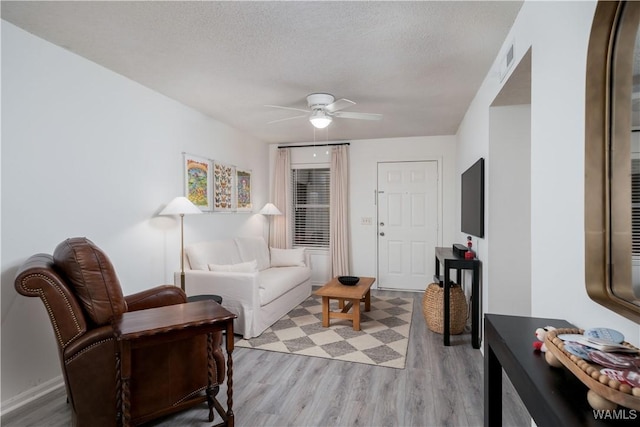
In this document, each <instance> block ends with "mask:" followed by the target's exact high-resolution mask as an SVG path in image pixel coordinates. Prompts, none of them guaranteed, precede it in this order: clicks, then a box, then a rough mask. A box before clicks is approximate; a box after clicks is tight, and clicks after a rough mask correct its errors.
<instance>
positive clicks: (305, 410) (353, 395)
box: [1, 290, 531, 427]
mask: <svg viewBox="0 0 640 427" xmlns="http://www.w3.org/2000/svg"><path fill="white" fill-rule="evenodd" d="M372 294H373V295H395V296H400V297H413V298H414V307H413V322H412V325H411V337H410V339H409V349H408V354H407V363H406V367H405V369H393V368H384V367H376V366H372V365H364V364H358V363H350V362H342V361H334V360H328V359H321V358H315V357H306V356H298V355H290V354H283V353H275V352H269V351H262V350H254V349H248V348H238V347H236V349H235V350H234V352H233V362H234V363H233V364H234V377H233V380H234V395H233V411H234V413H235V416H236V425H237V426H438V427H439V426H482V424H483V358H482V354H481V353H480V350H474V349H473V348H472V347H471V335H470V334H469V332H467V331H465V333H463V334H461V335H453V336H452V337H451V346H450V347H444V346H443V344H442V335H439V334H436V333H433V332H431V331H429V329H428V328H427V326H426V324H425V320H424V317H423V314H422V293H412V292H384V291H376V290H372ZM504 378H505V379H504V387H503V393H504V396H503V412H504V413H503V425H505V426H523V427H525V426H526V427H528V426H530V425H531V419H530V417H529V415H528V413H527V411H526V409H525V407H524V406H523V404H522V402H521V401H520V399H519V398H518V396H517V394H516V393H515V391H514V389H513V387H512V386H511V384H510V383H509V381H508V379H506V377H504ZM218 398H219V400H220V401H221V403H222V404H223V406H225V407H226V387H225V386H222V387H221V388H220V393H219V394H218ZM207 414H208V410H207V407H206V404H203V405H202V406H200V407H197V408H194V409H191V410H189V411H185V412H181V413H179V414H175V415H173V416H169V417H166V418H163V419H160V420H156V421H153V422H151V423H149V424H147V426H163V427H169V426H171V427H174V426H209V425H212V424H214V423H217V422H218V421H219V418H216V420H215V421H214V423H209V422H207ZM1 421H2V426H3V427H27V426H47V427H49V426H51V427H58V426H60V427H62V426H69V425H70V424H71V415H70V411H69V408H68V405H67V403H66V396H65V392H64V388H60V389H58V390H57V391H56V392H53V393H50V394H49V395H47V396H45V397H43V398H41V399H40V400H38V401H36V402H33V403H31V404H29V405H28V406H27V407H23V408H21V409H19V410H16V411H13V412H12V413H10V414H8V415H6V416H3V417H2V420H1Z"/></svg>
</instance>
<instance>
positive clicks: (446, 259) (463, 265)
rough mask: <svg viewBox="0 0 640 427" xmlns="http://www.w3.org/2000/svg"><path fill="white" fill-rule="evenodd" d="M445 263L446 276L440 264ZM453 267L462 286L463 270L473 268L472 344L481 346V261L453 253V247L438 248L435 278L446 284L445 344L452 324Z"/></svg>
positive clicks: (477, 346) (457, 281) (476, 346)
mask: <svg viewBox="0 0 640 427" xmlns="http://www.w3.org/2000/svg"><path fill="white" fill-rule="evenodd" d="M441 263H442V264H443V265H444V277H441V276H440V264H441ZM451 269H454V270H456V283H457V284H458V285H461V286H462V283H461V279H462V274H461V270H471V272H472V281H471V345H472V346H473V348H480V341H481V339H480V322H481V318H480V261H479V260H477V259H475V258H474V259H465V258H463V257H459V256H457V255H456V254H454V253H453V249H451V248H436V275H435V277H434V280H436V281H437V282H438V283H441V284H442V285H444V316H443V321H444V331H443V335H444V345H449V336H450V334H449V326H450V321H449V317H450V311H451V308H450V302H449V301H450V299H451V298H450V297H451V294H450V288H451V281H450V276H449V273H450V271H449V270H451Z"/></svg>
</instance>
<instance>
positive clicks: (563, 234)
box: [456, 1, 640, 344]
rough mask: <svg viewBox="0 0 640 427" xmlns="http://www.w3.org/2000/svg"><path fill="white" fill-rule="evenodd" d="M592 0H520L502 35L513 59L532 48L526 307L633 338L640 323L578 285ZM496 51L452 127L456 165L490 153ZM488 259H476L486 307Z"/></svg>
mask: <svg viewBox="0 0 640 427" xmlns="http://www.w3.org/2000/svg"><path fill="white" fill-rule="evenodd" d="M595 6H596V3H595V2H591V1H583V2H536V1H527V2H525V4H524V5H523V7H522V9H521V11H520V14H519V15H518V17H517V19H516V22H515V24H514V26H513V28H512V30H511V32H510V34H509V35H508V36H507V38H506V41H508V42H511V41H514V42H515V57H516V60H515V61H516V63H518V62H519V61H520V59H521V58H522V57H523V55H524V54H525V53H526V52H527V50H528V49H529V48H531V49H532V68H531V71H532V76H531V270H532V274H531V314H532V315H533V316H536V317H550V318H560V319H566V320H568V321H570V322H572V323H574V324H576V325H577V326H579V327H583V328H587V327H592V326H608V327H613V328H616V329H618V330H620V331H621V332H623V333H624V334H625V336H626V337H627V339H628V340H629V341H631V342H635V344H638V342H639V341H640V326H639V325H638V324H636V323H634V322H631V321H629V320H627V319H625V318H623V317H621V316H619V315H617V314H615V313H613V312H611V311H609V310H607V309H606V308H604V307H602V306H600V305H598V304H596V303H594V302H593V301H591V299H589V297H588V296H587V293H586V290H585V277H584V267H585V266H584V249H585V246H584V128H585V119H584V116H585V73H586V52H587V46H588V42H589V34H590V30H591V22H592V20H593V14H594V11H595ZM504 49H506V43H505V46H504V48H503V50H504ZM500 59H501V56H499V57H498V58H497V60H496V63H495V66H494V68H493V69H492V71H491V72H490V73H489V74H488V76H487V77H486V79H485V81H484V83H483V85H482V87H481V89H480V90H479V91H478V93H477V95H476V97H475V99H474V101H473V102H472V104H471V106H470V107H469V110H468V111H467V114H466V116H465V119H464V121H463V123H462V125H461V126H460V129H459V131H458V144H459V145H458V151H457V153H458V157H457V162H456V165H457V168H458V173H461V172H462V171H463V170H465V169H466V168H467V167H468V166H469V165H470V164H471V163H472V162H473V161H474V159H476V158H477V157H485V156H487V155H488V153H489V123H490V120H489V110H490V105H491V103H492V101H493V99H494V98H495V96H496V95H497V94H498V93H499V91H500V88H501V84H500V82H499V80H498V76H497V71H496V70H497V69H498V68H497V64H498V63H499V61H500ZM512 69H515V67H514V68H512ZM505 80H506V79H505ZM490 161H491V159H489V167H491V162H490ZM489 190H490V189H489ZM458 203H459V202H458ZM487 214H488V215H491V212H487ZM515 238H516V237H514V239H515ZM491 243H492V240H491V235H490V234H488V235H487V237H486V239H482V240H480V241H479V252H480V253H486V252H487V250H486V249H487V246H488V245H489V244H491ZM492 261H493V260H492V259H488V260H483V262H484V272H483V286H484V288H483V304H484V308H485V310H486V307H487V303H488V301H487V292H488V289H489V288H490V287H491V286H492V284H491V283H490V282H489V281H488V280H487V268H489V269H490V268H491V263H492ZM514 285H516V284H515V283H514Z"/></svg>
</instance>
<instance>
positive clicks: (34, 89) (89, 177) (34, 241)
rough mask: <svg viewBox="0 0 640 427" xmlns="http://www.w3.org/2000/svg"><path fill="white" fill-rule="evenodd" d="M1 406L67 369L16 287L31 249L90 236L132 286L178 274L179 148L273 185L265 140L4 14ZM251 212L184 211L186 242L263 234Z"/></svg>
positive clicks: (32, 304)
mask: <svg viewBox="0 0 640 427" xmlns="http://www.w3.org/2000/svg"><path fill="white" fill-rule="evenodd" d="M2 67H3V68H2V124H3V127H2V169H1V170H2V178H1V182H2V213H1V214H2V234H1V236H2V255H3V257H2V295H1V296H2V403H3V405H2V406H3V411H4V410H6V407H7V402H10V401H11V399H13V398H15V397H16V396H17V395H19V394H20V393H23V392H28V390H31V389H32V388H34V387H37V386H39V385H42V384H47V381H49V380H51V379H54V378H56V377H57V376H59V375H60V365H59V361H58V354H57V348H56V345H55V342H54V339H53V333H52V329H51V325H50V322H49V320H48V318H47V315H46V313H45V310H44V306H43V304H42V302H41V301H40V300H39V299H35V298H26V297H23V296H20V295H18V294H17V293H16V291H15V290H14V285H13V279H14V276H15V273H16V269H17V267H18V266H19V265H20V263H21V262H23V261H24V260H25V259H26V258H27V257H28V256H30V255H32V254H34V253H38V252H46V253H51V252H52V251H53V249H54V248H55V246H56V245H57V244H58V243H59V242H60V241H62V240H64V239H65V238H67V237H72V236H87V237H88V238H90V239H91V240H93V241H94V242H95V243H96V244H97V245H98V246H100V247H101V248H102V249H104V250H105V252H106V253H107V254H108V255H109V256H110V258H111V261H112V262H113V264H114V265H115V268H116V270H117V272H118V275H119V278H120V281H121V284H122V287H123V291H124V293H125V294H130V293H133V292H136V291H139V290H142V289H146V288H150V287H152V286H156V285H159V284H164V283H173V275H172V273H173V271H175V270H177V269H178V268H179V247H180V245H179V236H180V234H179V227H178V222H177V219H173V218H171V217H160V218H158V217H156V214H157V213H158V212H159V211H160V210H161V209H162V207H164V205H165V204H166V203H167V202H169V201H170V200H171V199H172V198H173V197H175V196H177V195H182V193H183V177H182V154H181V153H182V152H188V153H192V154H197V155H200V156H204V157H208V158H212V159H217V160H221V161H224V162H226V163H230V164H235V165H238V166H241V167H244V168H249V169H252V170H253V182H254V188H253V190H254V192H253V195H254V200H255V205H256V206H257V209H259V208H260V207H261V206H262V205H263V204H264V203H265V201H266V195H267V192H268V187H267V182H268V175H267V173H268V165H267V161H266V158H267V154H268V146H267V145H266V144H263V143H261V142H260V141H257V140H255V139H253V138H251V137H249V136H247V135H244V134H241V133H239V132H238V131H236V130H234V129H232V128H229V127H228V126H226V125H223V124H221V123H219V122H217V121H215V120H213V119H211V118H209V117H206V116H204V115H202V114H200V113H198V112H196V111H194V110H192V109H189V108H187V107H185V106H183V105H181V104H179V103H177V102H175V101H172V100H170V99H168V98H166V97H164V96H162V95H160V94H158V93H156V92H153V91H151V90H149V89H147V88H145V87H143V86H141V85H139V84H137V83H134V82H132V81H130V80H128V79H126V78H124V77H122V76H120V75H118V74H115V73H113V72H111V71H109V70H106V69H105V68H102V67H100V66H98V65H96V64H95V63H93V62H90V61H88V60H86V59H83V58H81V57H78V56H76V55H75V54H73V53H70V52H68V51H66V50H63V49H61V48H58V47H56V46H54V45H52V44H50V43H48V42H46V41H43V40H41V39H39V38H36V37H34V36H32V35H30V34H28V33H26V32H24V31H22V30H21V29H19V28H17V27H15V26H13V25H11V24H9V23H6V22H5V21H2ZM265 230H266V223H265V222H264V218H263V217H262V216H260V215H255V214H248V213H243V214H204V215H191V216H188V217H185V242H190V241H196V240H206V239H210V238H223V237H231V236H235V235H259V234H261V233H264V232H265Z"/></svg>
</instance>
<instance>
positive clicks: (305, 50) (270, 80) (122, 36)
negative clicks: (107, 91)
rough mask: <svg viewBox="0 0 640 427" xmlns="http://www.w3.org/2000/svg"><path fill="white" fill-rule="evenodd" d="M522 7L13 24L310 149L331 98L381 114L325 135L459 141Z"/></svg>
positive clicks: (226, 10)
mask: <svg viewBox="0 0 640 427" xmlns="http://www.w3.org/2000/svg"><path fill="white" fill-rule="evenodd" d="M521 6H522V2H521V1H517V2H509V1H497V2H485V1H471V2H457V1H444V2H432V1H423V2H417V1H416V2H376V1H373V2H359V1H358V2H332V1H303V2H273V1H270V2H238V1H232V2H210V1H198V2H171V1H170V2H153V1H147V2H93V1H91V2H60V1H53V2H11V1H2V3H1V8H2V9H1V13H2V19H4V20H6V21H9V22H11V23H13V24H14V25H17V26H19V27H21V28H23V29H25V30H26V31H28V32H30V33H33V34H35V35H37V36H39V37H42V38H44V39H46V40H49V41H51V42H52V43H55V44H57V45H60V46H62V47H64V48H66V49H69V50H70V51H73V52H75V53H77V54H78V55H81V56H83V57H86V58H88V59H90V60H92V61H94V62H96V63H98V64H101V65H103V66H104V67H106V68H109V69H111V70H113V71H115V72H117V73H119V74H122V75H124V76H126V77H128V78H130V79H132V80H135V81H137V82H139V83H141V84H143V85H145V86H147V87H149V88H151V89H153V90H155V91H157V92H160V93H162V94H164V95H166V96H168V97H170V98H173V99H175V100H177V101H179V102H181V103H183V104H185V105H188V106H190V107H193V108H195V109H197V110H199V111H201V112H202V113H204V114H206V115H208V116H211V117H213V118H215V119H217V120H219V121H221V122H223V123H227V124H229V125H231V126H233V127H235V128H237V129H240V130H242V131H245V132H247V133H248V134H251V135H253V136H255V137H256V138H258V139H260V140H263V141H265V142H278V143H284V142H301V141H305V142H308V141H313V140H314V131H313V127H312V126H311V124H310V123H309V122H308V120H306V119H294V120H287V121H284V122H279V123H274V124H267V122H269V121H272V120H277V119H281V118H285V117H291V116H294V115H298V114H300V113H298V112H295V111H287V110H279V109H274V108H268V107H265V104H275V105H282V106H288V107H296V108H306V107H307V105H306V99H305V98H306V96H307V95H308V94H310V93H313V92H328V93H331V94H333V95H334V96H335V97H336V99H338V98H347V99H350V100H352V101H355V102H356V103H357V104H356V105H355V106H353V107H350V108H349V109H348V110H344V111H356V112H366V113H380V114H383V115H384V118H383V119H382V120H380V121H365V120H353V119H334V122H333V123H332V124H331V125H330V126H329V128H328V130H327V131H325V130H321V131H320V130H318V131H316V134H315V138H316V139H317V140H325V139H326V140H351V139H372V138H388V137H407V136H425V135H451V134H454V133H455V132H456V131H457V129H458V126H459V124H460V122H461V120H462V118H463V116H464V113H465V112H466V110H467V107H468V106H469V103H470V102H471V100H472V99H473V96H474V95H475V93H476V92H477V90H478V88H479V86H480V84H481V83H482V81H483V79H484V77H485V76H486V75H487V73H488V72H489V68H490V66H491V64H492V62H493V60H494V59H495V57H496V55H497V54H498V52H499V49H500V47H501V45H502V43H503V41H504V39H505V37H506V35H507V33H508V30H509V28H510V27H511V26H512V24H513V21H514V19H515V17H516V15H517V13H518V11H519V9H520V7H521Z"/></svg>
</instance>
